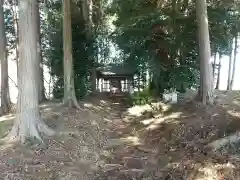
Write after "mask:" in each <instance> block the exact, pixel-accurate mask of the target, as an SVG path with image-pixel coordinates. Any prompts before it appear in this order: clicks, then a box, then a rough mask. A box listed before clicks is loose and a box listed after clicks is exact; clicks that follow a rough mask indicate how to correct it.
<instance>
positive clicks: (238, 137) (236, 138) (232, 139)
mask: <svg viewBox="0 0 240 180" xmlns="http://www.w3.org/2000/svg"><path fill="white" fill-rule="evenodd" d="M236 142H240V132H237V133H235V134H233V135H231V136H227V137H224V138H221V139H218V140H216V141H213V142H211V143H210V144H208V145H207V147H209V148H211V149H213V150H214V151H217V150H219V149H220V148H221V147H224V146H226V145H227V144H234V143H236Z"/></svg>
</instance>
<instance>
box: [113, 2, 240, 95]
mask: <svg viewBox="0 0 240 180" xmlns="http://www.w3.org/2000/svg"><path fill="white" fill-rule="evenodd" d="M208 5H209V7H208V12H209V13H208V14H209V26H210V28H209V30H210V39H211V45H212V50H213V53H216V52H218V53H220V54H229V53H228V52H229V48H228V47H229V43H230V39H231V37H232V36H233V34H234V33H236V31H238V32H239V26H238V24H239V22H240V21H239V20H240V18H239V13H237V12H238V10H237V7H238V9H239V5H237V4H232V3H228V4H227V5H226V4H224V3H220V2H219V1H209V4H208ZM226 6H227V7H228V8H226ZM195 11H196V9H195V4H194V3H192V2H189V1H188V0H187V1H176V0H172V1H157V0H153V1H145V0H138V1H136V0H124V1H121V0H114V1H113V2H112V5H111V7H110V8H109V13H110V14H111V13H112V14H116V16H117V19H116V21H115V25H116V26H117V28H116V31H115V33H114V34H113V36H112V38H113V40H114V41H115V42H116V43H117V44H118V47H119V48H120V49H121V50H122V51H123V52H124V54H125V56H124V60H125V61H128V62H131V63H132V64H134V65H135V66H136V67H137V68H138V69H141V68H142V67H147V68H148V69H149V71H150V74H151V87H150V89H151V90H154V91H155V93H156V94H161V93H163V91H164V89H170V88H176V89H177V90H178V91H180V92H184V91H185V89H186V88H188V87H192V86H197V85H198V83H199V68H200V67H199V58H198V42H197V41H196V40H197V36H198V33H197V24H196V12H195Z"/></svg>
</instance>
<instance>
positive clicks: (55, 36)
mask: <svg viewBox="0 0 240 180" xmlns="http://www.w3.org/2000/svg"><path fill="white" fill-rule="evenodd" d="M49 8H50V10H49V14H48V29H47V31H48V38H49V42H48V43H49V49H48V50H47V51H46V55H47V59H48V61H47V62H46V64H47V65H48V67H49V68H50V69H51V72H50V73H51V75H52V76H53V77H55V82H54V89H53V95H54V97H56V98H62V97H63V92H64V90H63V85H64V80H63V77H64V74H63V39H62V37H63V36H62V33H63V32H62V14H61V1H55V2H53V3H52V4H51V5H49ZM90 43H92V42H89V41H87V39H86V33H85V26H84V21H83V19H82V18H81V17H80V18H72V47H73V71H74V81H75V90H76V96H77V98H83V97H84V96H85V95H87V93H88V91H89V89H90V81H89V76H90V67H91V62H90V61H89V60H88V52H89V50H88V48H89V46H91V44H90Z"/></svg>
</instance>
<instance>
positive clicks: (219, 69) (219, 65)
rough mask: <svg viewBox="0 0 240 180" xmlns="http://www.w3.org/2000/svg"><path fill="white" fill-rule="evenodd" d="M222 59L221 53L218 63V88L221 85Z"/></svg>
mask: <svg viewBox="0 0 240 180" xmlns="http://www.w3.org/2000/svg"><path fill="white" fill-rule="evenodd" d="M221 61H222V55H221V54H220V55H219V63H218V74H217V83H216V89H219V86H220V76H221Z"/></svg>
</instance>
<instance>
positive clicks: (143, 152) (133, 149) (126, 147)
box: [96, 103, 240, 180]
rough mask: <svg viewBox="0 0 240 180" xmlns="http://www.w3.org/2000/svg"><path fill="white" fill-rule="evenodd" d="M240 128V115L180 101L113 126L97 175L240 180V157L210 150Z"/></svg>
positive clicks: (218, 106)
mask: <svg viewBox="0 0 240 180" xmlns="http://www.w3.org/2000/svg"><path fill="white" fill-rule="evenodd" d="M239 130H240V118H239V117H236V116H232V115H231V114H229V112H228V110H227V109H224V108H223V107H222V106H220V105H216V106H211V107H210V106H209V107H207V108H200V107H196V104H195V103H187V104H185V105H179V104H177V105H172V106H170V107H169V108H168V109H167V110H165V111H164V112H160V113H155V114H154V117H147V118H146V116H141V117H136V118H133V117H131V120H130V121H120V122H119V125H118V126H117V127H116V126H115V127H113V129H112V131H113V134H114V140H113V141H112V142H110V143H109V144H110V145H109V146H108V147H107V149H108V151H109V152H111V153H110V154H109V155H108V156H107V157H104V158H105V161H106V167H105V168H103V169H102V171H100V174H101V175H99V176H98V178H96V179H119V180H120V179H159V180H175V179H176V180H181V179H183V180H185V179H186V180H191V179H192V180H201V179H207V178H209V179H229V180H231V179H232V180H233V179H239V178H240V174H239V173H238V172H239V170H240V168H239V165H238V164H239V162H238V158H235V159H233V158H230V156H231V155H230V154H229V153H225V154H224V153H221V154H219V153H216V152H212V151H210V150H209V149H207V148H206V145H207V144H209V143H211V142H212V141H214V140H217V139H219V138H222V137H225V136H227V135H230V134H232V133H235V132H237V131H239ZM116 134H117V136H116ZM231 157H232V156H231ZM235 157H240V156H239V154H235Z"/></svg>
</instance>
